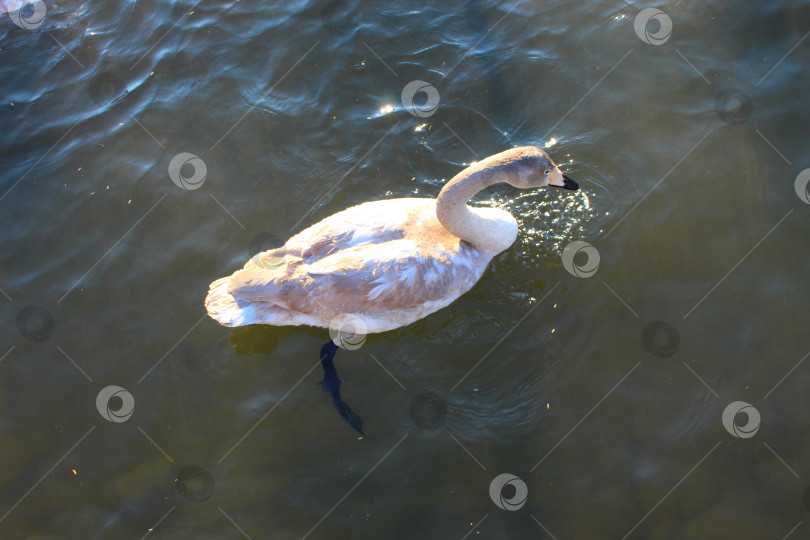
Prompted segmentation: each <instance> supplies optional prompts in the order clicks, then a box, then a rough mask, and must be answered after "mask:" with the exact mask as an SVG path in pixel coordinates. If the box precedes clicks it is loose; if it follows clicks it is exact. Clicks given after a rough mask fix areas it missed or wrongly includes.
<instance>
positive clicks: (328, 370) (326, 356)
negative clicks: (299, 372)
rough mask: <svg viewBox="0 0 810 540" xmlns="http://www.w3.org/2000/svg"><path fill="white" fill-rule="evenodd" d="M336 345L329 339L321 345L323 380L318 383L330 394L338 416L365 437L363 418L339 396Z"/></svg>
mask: <svg viewBox="0 0 810 540" xmlns="http://www.w3.org/2000/svg"><path fill="white" fill-rule="evenodd" d="M337 350H338V346H337V345H335V344H334V342H332V341H331V340H330V341H329V342H327V343H326V345H324V346H323V347H321V367H322V368H323V380H322V381H321V382H320V383H318V384H320V385H321V386H322V387H323V389H324V390H326V391H327V392H329V393H330V394H332V403H333V404H334V405H335V408H336V409H337V411H338V413H339V414H340V416H341V417H342V418H343V419H344V420H346V422H348V423H349V425H350V426H352V427H353V428H354V429H355V430H357V432H358V433H360V435H363V436H364V437H365V433H363V419H362V418H360V416H359V415H358V414H357V413H355V412H354V411H352V410H351V408H349V406H348V405H347V404H346V403H345V402H344V401H343V400H342V399H341V398H340V378H338V374H337V369H335V362H334V358H335V354H336V353H337Z"/></svg>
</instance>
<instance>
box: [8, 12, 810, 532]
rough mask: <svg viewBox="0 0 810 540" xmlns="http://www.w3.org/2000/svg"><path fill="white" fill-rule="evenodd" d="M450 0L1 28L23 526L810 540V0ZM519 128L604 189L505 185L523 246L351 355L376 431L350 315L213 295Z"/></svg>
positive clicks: (14, 422)
mask: <svg viewBox="0 0 810 540" xmlns="http://www.w3.org/2000/svg"><path fill="white" fill-rule="evenodd" d="M441 5H442V7H424V6H423V5H422V3H414V2H410V3H408V2H389V3H384V4H382V3H380V4H373V3H362V4H357V3H351V4H350V5H345V4H336V3H324V2H307V1H301V2H285V3H273V2H251V1H247V0H244V1H241V2H209V1H203V2H201V3H199V4H197V5H192V4H191V3H182V4H181V3H176V2H164V1H159V0H151V1H142V2H137V3H133V2H122V3H111V2H100V1H98V0H92V1H90V2H84V3H81V2H75V1H74V2H72V1H68V2H59V3H58V4H54V3H51V2H49V3H47V4H46V5H45V10H46V11H45V18H44V20H42V21H40V22H39V23H34V24H29V26H33V28H31V29H24V28H21V27H20V26H18V25H17V24H15V23H14V22H13V21H12V20H11V19H10V18H9V17H8V16H7V15H4V14H0V59H2V64H0V70H1V71H0V73H1V76H0V81H1V82H0V87H1V88H2V98H3V99H2V103H0V106H2V110H3V113H2V116H0V127H2V130H3V134H4V135H3V137H2V140H1V142H0V145H2V150H1V151H0V160H1V161H0V230H2V235H3V236H2V238H3V249H2V251H0V261H1V262H2V266H1V268H2V269H1V270H0V288H2V294H0V313H2V317H3V320H5V321H6V326H5V328H6V331H5V332H4V333H3V334H2V337H0V355H2V360H1V361H0V407H2V412H1V413H0V437H2V439H1V440H0V463H2V466H0V537H2V538H37V539H46V538H93V539H100V538H142V537H143V536H144V535H146V534H147V533H148V532H149V530H150V529H152V528H154V531H153V532H151V533H149V536H148V537H149V538H216V539H221V538H234V539H235V538H244V537H248V538H285V539H286V538H293V539H300V538H302V537H305V536H306V537H307V538H436V539H446V538H450V539H453V538H458V539H461V538H464V537H466V538H472V537H481V538H504V539H505V538H510V539H511V538H552V537H553V538H557V539H560V540H562V539H569V538H600V539H601V538H625V537H628V538H646V539H670V538H678V539H681V538H685V539H693V538H694V539H698V538H700V539H726V538H745V539H748V538H750V539H761V538H777V539H778V538H787V537H789V538H806V537H807V536H808V531H810V516H808V510H810V492H805V490H806V488H807V486H808V483H809V481H810V478H808V475H810V461H809V460H808V457H807V448H808V446H809V445H810V421H809V420H808V414H807V410H808V406H810V396H809V395H808V392H807V390H806V389H807V384H808V383H810V362H806V361H804V359H805V358H806V357H807V356H806V355H807V353H808V350H810V339H809V338H808V332H807V321H808V309H807V299H808V296H810V278H808V275H810V274H808V271H807V270H808V263H807V261H808V253H810V250H809V249H808V243H807V234H806V231H807V229H808V224H810V206H809V205H808V204H805V201H803V200H802V198H801V197H800V196H799V195H803V197H804V199H807V198H808V197H807V192H806V189H805V184H806V182H804V183H802V177H800V178H799V182H798V184H799V189H798V191H797V189H796V185H797V181H796V179H797V176H799V174H800V173H801V172H802V171H803V170H805V169H806V168H807V167H810V158H808V153H807V150H806V145H807V137H806V130H805V129H804V126H806V125H808V121H809V120H810V119H808V111H809V110H810V108H809V107H808V105H810V103H809V102H810V92H808V71H807V69H806V66H807V65H808V61H809V60H810V39H808V38H807V32H808V31H810V2H743V1H737V2H732V1H726V2H675V3H659V4H655V5H654V6H653V5H651V4H647V3H643V4H639V5H632V4H630V3H626V4H625V3H621V2H573V3H569V2H542V3H540V2H529V1H525V0H524V1H523V2H518V3H514V4H513V3H509V4H498V3H494V2H485V1H468V2H448V3H444V4H441ZM648 7H657V8H659V9H660V10H662V11H663V12H664V14H663V17H662V16H661V15H660V14H659V15H656V14H655V13H653V15H656V18H654V19H652V20H650V21H649V23H648V25H647V26H646V27H645V26H644V25H643V24H642V25H641V27H640V28H641V30H640V33H639V34H637V33H636V30H635V29H634V21H636V17H637V16H638V15H639V13H640V12H641V9H643V8H648ZM192 10H193V13H191V14H189V12H190V11H192ZM649 13H650V12H647V14H649ZM23 14H24V16H25V17H27V18H29V19H30V18H31V17H34V16H35V15H36V14H37V11H36V10H35V9H34V8H33V7H31V8H25V9H24V10H23ZM18 20H19V19H18ZM667 21H671V23H672V31H671V36H669V37H667V24H666V23H667ZM642 22H643V21H642ZM662 23H663V24H662ZM645 28H646V30H647V32H648V33H647V34H645V33H644V30H645ZM645 39H646V40H647V41H650V42H651V43H647V42H645V41H644V40H645ZM658 42H661V43H660V44H655V43H658ZM414 80H421V81H425V82H426V83H428V84H430V85H432V86H433V87H434V88H435V89H436V92H437V93H438V94H439V95H440V103H439V105H438V107H437V108H436V110H435V112H434V113H433V114H431V115H430V116H424V117H419V116H417V115H415V114H411V112H409V111H408V110H407V109H406V107H405V106H404V105H403V103H402V101H401V93H402V91H403V88H404V87H405V86H406V85H407V84H408V83H409V82H410V81H414ZM426 96H427V94H425V93H424V92H421V93H419V94H417V96H416V97H417V100H416V105H417V107H421V106H422V103H423V101H424V100H426ZM420 99H421V100H422V101H420ZM412 111H413V112H417V111H415V110H414V109H412ZM552 139H553V140H552ZM527 144H535V145H547V144H548V145H549V146H548V151H549V152H550V153H551V155H552V157H553V158H554V159H555V160H556V161H557V162H558V163H560V164H561V167H562V169H563V170H564V171H565V172H566V173H567V174H569V175H570V176H572V177H573V178H575V179H577V180H579V181H580V184H581V185H582V187H583V189H582V191H581V192H579V193H576V194H573V193H568V192H565V193H561V192H559V191H556V190H555V191H553V192H551V191H550V190H541V191H536V192H520V191H518V190H516V189H514V188H512V187H510V186H507V185H499V186H495V187H493V188H491V189H490V190H488V191H486V192H484V193H481V194H479V196H478V203H477V204H489V205H497V206H499V207H502V208H508V209H509V210H510V211H512V212H513V213H514V214H515V216H516V218H517V219H518V222H519V223H520V225H521V230H522V233H521V237H520V239H519V240H518V242H516V244H515V245H514V246H513V247H512V248H511V249H509V250H508V251H506V252H505V253H503V254H502V255H500V256H499V257H497V258H496V259H495V260H494V261H493V263H492V265H491V267H490V269H489V270H488V271H487V273H486V274H485V275H484V277H483V278H482V280H481V282H480V283H479V284H478V285H477V286H476V287H475V288H474V289H473V290H472V291H471V292H470V293H468V294H467V295H465V296H464V297H462V298H461V299H459V300H458V301H457V302H455V303H454V304H452V305H451V306H450V307H448V308H446V309H444V310H441V311H440V312H438V313H436V314H434V315H432V316H430V317H428V318H426V319H424V320H422V321H419V322H418V323H415V324H413V325H411V326H408V327H406V328H402V329H400V330H396V331H392V332H388V333H384V334H380V335H373V336H369V338H368V340H367V341H366V343H365V345H364V346H363V347H362V348H360V349H359V350H357V351H339V353H338V357H337V365H338V369H339V372H340V375H341V377H342V379H343V386H342V391H343V397H344V398H345V399H346V401H347V402H348V403H349V404H350V405H351V406H352V408H353V409H354V410H355V411H357V412H358V413H360V414H361V415H362V416H363V418H364V420H365V430H366V434H367V437H366V438H365V439H362V440H358V438H357V437H356V435H355V433H354V432H353V431H352V430H351V428H350V427H349V426H348V425H346V424H345V423H344V422H343V421H342V420H341V419H340V418H339V417H338V416H337V413H336V412H335V410H334V409H333V408H332V406H331V402H330V401H331V400H330V397H329V396H328V395H327V394H326V393H325V392H322V391H321V389H320V388H319V387H318V385H317V382H318V381H319V380H320V378H321V374H320V369H319V367H318V366H317V362H318V350H319V348H320V346H321V345H322V344H323V343H324V342H325V341H326V340H327V338H328V335H327V332H326V331H324V330H316V329H308V328H300V327H288V328H273V327H250V328H243V329H237V330H228V329H225V328H222V327H220V326H218V325H217V324H216V323H214V322H213V321H211V320H210V319H208V318H207V317H205V316H204V310H203V307H202V300H203V298H204V296H205V293H206V291H207V287H208V284H209V283H210V282H211V281H212V280H213V279H215V278H218V277H220V276H222V275H226V274H229V273H231V272H232V271H233V270H234V269H236V268H237V267H238V266H240V265H241V264H242V263H243V262H244V260H245V259H246V258H247V257H248V255H249V253H250V252H252V251H253V250H255V249H261V248H262V246H264V247H272V244H273V242H275V241H276V239H280V240H282V241H283V240H284V239H286V238H287V237H288V236H289V235H290V234H291V233H294V232H297V231H298V230H301V229H302V228H304V227H306V226H308V225H310V224H312V223H314V222H315V221H317V220H318V219H321V218H323V217H326V216H328V215H330V214H332V213H334V212H336V211H339V210H341V209H343V208H346V207H348V206H350V205H353V204H357V203H360V202H364V201H369V200H376V199H382V198H387V197H402V196H414V195H416V196H427V197H433V196H436V195H437V194H438V192H439V190H440V189H441V186H442V185H443V182H444V181H446V180H447V179H449V178H450V177H452V176H453V175H454V174H455V173H456V172H458V171H459V170H460V169H461V168H462V167H463V166H464V164H466V163H470V162H472V161H474V160H476V159H479V158H482V157H484V156H487V155H490V154H493V153H496V152H498V151H501V150H503V149H506V148H508V147H510V146H519V145H527ZM182 152H187V153H191V154H194V155H196V156H199V159H200V160H202V162H203V163H204V164H205V169H206V171H207V175H206V177H205V180H204V182H203V184H202V185H196V186H192V187H197V188H198V189H185V190H184V189H181V188H180V187H178V186H177V185H175V184H174V183H173V182H172V179H171V178H170V177H169V174H168V169H169V167H170V163H171V161H172V159H173V158H174V157H175V156H176V155H177V154H179V153H182ZM197 163H198V168H199V167H201V166H200V165H199V162H197ZM199 170H201V169H199ZM181 172H182V174H183V175H184V177H186V178H190V177H193V175H194V174H195V173H196V172H198V169H195V168H194V166H193V165H186V166H185V167H184V168H183V169H181ZM192 179H193V178H192ZM195 181H196V179H195ZM803 189H805V191H802V190H803ZM575 240H580V241H583V242H587V243H588V244H590V245H592V246H593V248H594V249H595V250H596V251H597V252H598V254H599V267H598V271H597V272H596V273H595V274H593V275H592V276H591V277H576V276H575V275H573V274H572V273H570V272H568V271H566V269H565V268H564V265H563V262H562V258H561V254H562V253H563V249H564V248H565V247H566V246H567V245H569V244H570V243H571V242H572V241H575ZM585 251H588V249H587V248H586V250H585ZM593 256H594V255H593V251H591V257H593ZM573 262H574V264H575V265H577V266H579V267H580V268H585V267H586V266H587V264H590V263H592V262H595V261H591V260H589V259H588V256H587V254H586V253H584V252H583V253H580V254H578V255H577V256H576V257H574V258H573ZM27 306H40V307H41V308H42V309H37V308H27ZM655 321H661V322H660V323H656V322H655ZM383 368H384V369H383ZM112 385H114V386H118V387H121V389H116V388H113V389H111V390H107V391H106V393H103V389H105V388H107V387H109V386H112ZM100 393H101V401H102V407H101V409H100V410H101V411H103V412H104V413H105V414H107V415H108V416H109V417H110V420H107V419H105V418H104V417H103V416H102V414H101V413H100V412H99V409H97V406H96V401H97V399H99V394H100ZM130 395H131V396H132V403H134V412H133V413H132V415H131V417H128V418H127V417H126V414H127V413H128V408H129V406H130V402H129V401H127V399H125V398H129V396H130ZM106 398H109V406H110V407H111V408H110V409H109V410H110V411H112V412H113V413H114V412H116V411H119V410H121V413H120V414H122V415H123V417H121V418H116V417H115V416H110V414H109V413H108V412H107V411H108V409H106V405H105V403H106ZM734 402H744V403H743V404H738V405H736V406H735V405H731V404H732V403H734ZM746 404H747V405H746ZM727 407H731V408H730V409H727ZM122 409H123V410H122ZM724 410H726V411H728V412H727V416H728V415H730V416H729V418H731V419H732V422H727V427H728V429H726V427H724V424H723V422H722V417H723V412H724ZM738 411H740V412H738ZM735 412H738V414H736V416H735V414H734V413H735ZM749 420H750V421H749ZM735 422H736V423H735ZM758 422H759V423H758ZM745 424H748V425H747V426H746V425H745ZM735 426H737V428H736V431H737V435H738V436H735V435H734V432H735ZM757 427H758V430H757V431H755V429H756V428H757ZM752 434H753V436H751V435H752ZM195 467H196V468H195ZM503 473H510V474H512V475H515V476H516V477H517V478H518V479H517V480H514V481H513V482H512V483H510V484H509V485H505V486H504V487H503V489H502V490H501V495H503V496H504V497H505V498H506V499H508V500H512V499H522V495H521V493H522V490H521V489H520V488H522V486H523V485H525V487H526V491H527V497H526V500H525V504H524V505H523V506H522V507H520V508H519V509H513V510H508V509H502V508H499V507H498V506H497V504H496V501H497V503H498V504H501V505H502V506H507V505H505V504H503V503H501V499H500V498H498V497H497V496H496V497H495V499H493V498H491V496H490V487H491V483H492V482H493V480H494V479H495V478H496V477H498V476H499V475H501V474H503ZM497 488H498V486H497V485H496V486H494V490H495V492H496V495H497V492H498V489H497ZM803 494H804V499H803ZM516 505H517V506H519V504H517V503H516ZM473 529H474V530H473ZM465 535H467V536H465ZM552 535H553V536H552Z"/></svg>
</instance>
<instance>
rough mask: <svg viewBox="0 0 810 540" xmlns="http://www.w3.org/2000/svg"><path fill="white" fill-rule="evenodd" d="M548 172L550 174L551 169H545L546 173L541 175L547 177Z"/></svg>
mask: <svg viewBox="0 0 810 540" xmlns="http://www.w3.org/2000/svg"><path fill="white" fill-rule="evenodd" d="M550 172H551V169H546V172H544V173H543V174H545V175H548V173H550Z"/></svg>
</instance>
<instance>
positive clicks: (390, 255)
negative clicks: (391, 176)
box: [205, 146, 579, 353]
mask: <svg viewBox="0 0 810 540" xmlns="http://www.w3.org/2000/svg"><path fill="white" fill-rule="evenodd" d="M499 182H506V183H509V184H511V185H513V186H515V187H517V188H521V189H530V188H539V187H544V186H554V187H560V188H564V189H568V190H577V189H578V188H579V186H578V184H577V183H576V182H575V181H573V180H571V179H570V178H568V177H567V176H565V175H564V174H563V173H562V172H561V171H560V169H559V168H558V167H557V165H555V164H554V162H553V161H552V160H551V158H550V157H549V155H548V154H547V153H546V152H545V151H544V150H543V149H541V148H537V147H534V146H524V147H519V148H512V149H509V150H506V151H504V152H500V153H498V154H495V155H492V156H490V157H488V158H486V159H483V160H481V161H479V162H477V163H473V164H472V165H470V166H469V167H467V168H466V169H464V170H463V171H461V172H460V173H458V174H457V175H456V176H454V177H453V178H452V179H451V180H450V181H449V182H448V183H447V184H446V185H445V186H444V188H443V189H442V190H441V192H440V193H439V196H438V197H437V198H436V199H430V198H410V197H409V198H399V199H389V200H381V201H372V202H366V203H363V204H359V205H357V206H353V207H351V208H348V209H346V210H343V211H341V212H338V213H336V214H333V215H332V216H329V217H327V218H325V219H323V220H322V221H320V222H318V223H316V224H315V225H312V226H311V227H309V228H307V229H305V230H303V231H301V232H299V233H298V234H296V235H294V236H293V237H292V238H290V239H289V240H288V241H287V242H286V243H285V244H284V245H283V246H281V247H278V248H275V249H272V250H269V251H265V252H263V253H259V254H258V255H256V256H254V257H253V258H251V259H250V260H249V261H248V262H247V263H246V264H245V266H244V268H242V269H241V270H238V271H236V272H235V273H234V274H233V275H231V276H227V277H223V278H220V279H217V280H216V281H214V282H213V283H211V286H210V289H209V291H208V296H207V297H206V299H205V307H206V310H207V311H208V315H210V316H211V318H213V319H214V320H216V321H217V322H218V323H220V324H221V325H223V326H229V327H232V326H243V325H248V324H270V325H277V326H284V325H311V326H319V327H324V328H330V329H335V328H336V327H337V329H338V330H341V331H342V328H343V327H344V326H345V325H347V324H348V325H349V326H350V327H351V328H352V330H351V334H370V333H375V332H385V331H387V330H392V329H395V328H399V327H402V326H405V325H408V324H410V323H412V322H414V321H417V320H419V319H421V318H423V317H426V316H427V315H430V314H431V313H433V312H435V311H437V310H439V309H441V308H443V307H445V306H447V305H449V304H450V303H452V302H453V301H454V300H456V299H457V298H458V297H459V296H461V295H462V294H464V293H465V292H467V291H469V290H470V289H471V288H472V287H473V286H474V285H475V283H476V282H477V281H478V280H479V279H480V278H481V276H482V275H483V273H484V270H485V269H486V267H487V265H488V264H489V262H490V261H491V260H492V258H493V257H494V256H495V255H497V254H498V253H501V252H502V251H504V250H505V249H507V248H508V247H509V246H511V245H512V243H513V242H514V241H515V239H516V238H517V234H518V225H517V221H515V218H514V217H513V216H512V215H511V214H510V213H509V212H507V211H505V210H500V209H496V208H475V207H470V206H467V202H468V201H469V200H470V198H471V197H472V196H473V195H475V194H476V193H478V192H479V191H481V190H482V189H484V188H486V187H488V186H490V185H492V184H496V183H499ZM358 329H359V330H358ZM327 353H328V351H327Z"/></svg>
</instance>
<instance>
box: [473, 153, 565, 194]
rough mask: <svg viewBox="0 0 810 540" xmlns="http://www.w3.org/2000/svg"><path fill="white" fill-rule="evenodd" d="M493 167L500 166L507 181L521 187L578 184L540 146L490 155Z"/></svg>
mask: <svg viewBox="0 0 810 540" xmlns="http://www.w3.org/2000/svg"><path fill="white" fill-rule="evenodd" d="M488 159H493V161H494V163H493V165H494V166H495V167H499V168H500V167H502V168H503V171H504V172H505V173H506V175H507V180H506V181H507V182H509V183H510V184H512V185H513V186H515V187H517V188H521V189H529V188H538V187H545V186H554V187H560V188H563V189H570V190H574V191H575V190H577V189H579V184H577V183H576V182H574V181H573V180H571V179H570V178H568V177H567V176H565V175H564V174H563V173H562V171H561V170H560V169H559V168H558V167H557V165H555V164H554V162H553V161H552V160H551V158H550V157H549V155H548V154H547V153H546V151H545V150H543V149H542V148H538V147H536V146H523V147H520V148H512V149H511V150H507V151H505V152H501V153H500V154H496V155H494V156H492V158H488Z"/></svg>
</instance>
